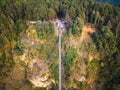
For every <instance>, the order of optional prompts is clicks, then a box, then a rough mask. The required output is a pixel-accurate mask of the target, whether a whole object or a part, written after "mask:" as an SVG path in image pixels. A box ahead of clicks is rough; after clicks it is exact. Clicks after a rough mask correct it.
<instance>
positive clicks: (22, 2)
mask: <svg viewBox="0 0 120 90" xmlns="http://www.w3.org/2000/svg"><path fill="white" fill-rule="evenodd" d="M111 1H112V0H111ZM113 2H114V1H113ZM113 2H110V3H113ZM115 5H116V2H115ZM117 6H119V5H118V4H117ZM54 18H65V19H66V20H67V21H68V22H69V23H70V25H69V26H70V28H69V30H70V33H72V34H73V35H74V36H75V37H77V36H79V35H81V32H82V24H81V23H79V20H78V18H79V19H80V20H81V21H83V22H84V24H85V23H91V24H92V25H94V26H95V28H96V33H93V34H91V35H90V36H91V37H92V39H93V41H94V44H95V45H96V47H97V52H98V53H99V54H100V58H99V60H98V61H97V62H96V61H94V62H91V66H90V68H94V67H95V68H98V69H99V71H98V73H97V77H96V80H95V81H94V83H97V84H95V86H94V87H95V88H94V89H88V87H89V86H88V85H86V83H81V82H78V81H75V82H76V83H77V85H78V86H80V87H81V88H79V89H75V90H97V89H98V88H99V89H98V90H119V89H120V8H119V7H115V6H113V5H111V4H108V3H100V2H96V1H95V0H0V89H1V90H6V89H5V83H6V82H4V79H5V78H7V77H9V73H10V72H11V70H12V69H13V68H14V66H15V62H14V59H13V58H14V55H13V54H14V52H17V53H18V55H21V54H22V46H20V44H19V43H18V41H19V39H20V35H21V33H23V32H25V31H26V29H27V28H28V25H27V21H30V20H33V21H34V20H41V21H49V20H52V19H54ZM72 20H74V21H75V22H74V23H73V22H71V21H72ZM42 26H43V27H42V29H41V30H38V34H39V35H38V37H39V38H41V39H47V40H49V38H53V37H52V36H53V34H54V32H53V31H52V29H53V26H52V25H50V24H49V25H47V26H48V28H49V30H50V31H48V30H47V27H45V26H44V25H42ZM76 27H78V28H79V29H78V28H76ZM36 28H37V26H36ZM67 36H69V35H68V34H67ZM50 47H52V46H50ZM43 51H44V50H43ZM65 51H66V53H65V54H64V56H63V57H62V58H63V60H65V62H63V65H64V68H65V70H66V71H67V72H66V75H67V76H66V78H65V79H66V80H68V79H69V76H70V75H69V74H70V72H69V68H70V65H71V64H72V63H73V62H74V61H75V59H76V58H78V55H77V53H76V50H74V49H73V48H69V47H68V48H67V49H66V50H65ZM45 52H47V51H45ZM55 54H57V53H55ZM53 57H56V55H53ZM51 58H52V57H51ZM53 60H54V58H53ZM92 65H93V67H92ZM56 67H57V66H56V65H54V64H51V70H52V71H53V72H54V73H55V74H57V71H54V70H55V68H56ZM53 77H55V78H56V77H57V76H54V75H53ZM66 83H67V82H66ZM94 83H93V84H94ZM68 84H69V83H67V86H68V87H66V88H67V90H74V88H73V87H69V85H68ZM64 89H65V88H64ZM64 89H63V90H64ZM10 90H11V89H10ZM14 90H19V89H14ZM32 90H34V89H32ZM35 90H44V89H35ZM52 90H56V89H54V88H53V89H52ZM65 90H66V89H65Z"/></svg>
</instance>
